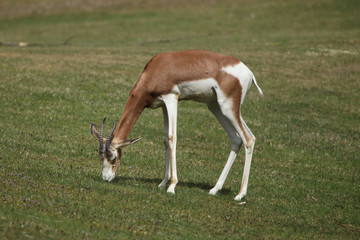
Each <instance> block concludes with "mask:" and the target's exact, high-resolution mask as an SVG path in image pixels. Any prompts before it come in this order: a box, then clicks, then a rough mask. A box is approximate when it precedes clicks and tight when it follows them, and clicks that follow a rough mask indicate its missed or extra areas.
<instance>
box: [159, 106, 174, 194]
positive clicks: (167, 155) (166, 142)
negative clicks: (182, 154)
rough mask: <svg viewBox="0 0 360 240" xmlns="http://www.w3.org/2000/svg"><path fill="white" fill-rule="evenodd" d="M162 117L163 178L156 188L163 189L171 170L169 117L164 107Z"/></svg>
mask: <svg viewBox="0 0 360 240" xmlns="http://www.w3.org/2000/svg"><path fill="white" fill-rule="evenodd" d="M162 109H163V115H164V145H165V176H164V179H163V180H162V182H161V183H160V184H159V186H158V187H161V188H163V187H165V186H166V183H167V182H168V181H169V179H170V177H171V169H170V159H171V155H170V145H169V116H168V113H167V109H166V106H164V107H163V108H162Z"/></svg>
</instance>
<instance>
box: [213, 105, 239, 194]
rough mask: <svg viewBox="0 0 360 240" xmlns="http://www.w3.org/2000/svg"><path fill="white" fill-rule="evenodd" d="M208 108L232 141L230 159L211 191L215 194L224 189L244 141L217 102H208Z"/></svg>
mask: <svg viewBox="0 0 360 240" xmlns="http://www.w3.org/2000/svg"><path fill="white" fill-rule="evenodd" d="M208 108H209V110H210V111H211V112H212V113H213V114H214V115H215V117H216V118H217V120H218V121H219V122H220V124H221V125H222V126H223V128H224V129H225V131H226V132H227V134H228V135H229V138H230V141H231V152H230V155H229V157H228V160H227V161H226V164H225V167H224V169H223V170H222V172H221V175H220V177H219V179H218V181H217V182H216V185H215V186H214V187H213V188H212V189H211V190H210V192H209V193H210V194H211V195H215V194H216V193H217V192H218V191H219V190H220V189H222V187H223V185H224V182H225V180H226V178H227V175H228V174H229V171H230V169H231V166H232V165H233V163H234V160H235V158H236V155H237V153H238V151H239V149H240V147H241V144H242V141H241V139H240V137H239V135H238V134H237V133H236V130H235V128H234V127H233V125H232V123H231V122H230V121H229V120H228V119H227V118H226V117H225V116H224V115H223V113H222V112H221V109H220V107H219V104H218V103H217V102H214V103H211V104H208Z"/></svg>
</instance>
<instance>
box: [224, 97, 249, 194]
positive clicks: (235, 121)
mask: <svg viewBox="0 0 360 240" xmlns="http://www.w3.org/2000/svg"><path fill="white" fill-rule="evenodd" d="M218 96H220V99H221V101H222V103H223V104H220V103H219V107H220V109H221V113H222V114H223V115H224V116H225V117H226V119H228V121H229V122H230V123H231V125H232V126H233V128H234V129H235V130H236V132H237V134H238V136H240V138H241V140H242V142H243V143H244V147H245V166H244V172H243V177H242V182H241V188H240V192H239V194H238V195H237V196H236V197H235V200H241V199H242V198H243V197H245V195H246V191H247V186H248V182H249V174H250V166H251V159H252V153H253V149H254V144H255V136H254V135H253V134H252V132H251V131H250V129H249V128H248V126H247V125H246V124H245V122H244V120H243V119H242V117H241V115H240V100H239V101H237V100H236V101H234V100H230V99H225V98H224V97H223V96H221V95H220V94H218ZM218 101H219V97H218ZM229 101H231V102H229ZM234 109H239V111H238V112H237V111H234ZM229 158H230V157H229Z"/></svg>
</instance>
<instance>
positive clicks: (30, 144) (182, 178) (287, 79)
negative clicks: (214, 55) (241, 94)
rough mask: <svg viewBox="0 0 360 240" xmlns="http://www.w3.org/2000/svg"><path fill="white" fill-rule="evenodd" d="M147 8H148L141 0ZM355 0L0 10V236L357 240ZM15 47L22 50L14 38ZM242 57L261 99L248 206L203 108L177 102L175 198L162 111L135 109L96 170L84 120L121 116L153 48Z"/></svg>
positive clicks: (254, 105) (254, 117)
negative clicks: (119, 144) (114, 166)
mask: <svg viewBox="0 0 360 240" xmlns="http://www.w3.org/2000/svg"><path fill="white" fill-rule="evenodd" d="M149 2H151V3H149ZM359 9H360V2H359V1H356V0H344V1H336V0H320V1H311V0H305V1H304V0H294V1H286V0H277V1H270V0H265V1H260V0H252V1H250V0H241V1H229V0H228V1H216V0H215V1H204V0H197V1H190V0H184V1H162V0H156V1H141V0H137V1H130V0H122V1H114V0H106V1H101V2H100V1H95V0H86V1H80V0H75V1H70V0H64V1H60V0H54V1H40V0H19V1H16V4H14V2H13V1H11V0H2V1H1V3H0V41H1V42H2V45H0V101H1V104H0V107H1V108H0V139H1V140H0V163H1V164H0V189H1V196H0V239H138V238H141V239H142V238H143V239H310V238H315V239H359V238H360V157H359V155H360V154H359V152H360V107H359V103H360V94H359V91H360V56H359V54H360V48H359V46H360V28H359V26H360V15H359ZM19 43H21V44H20V45H22V46H23V47H20V46H11V45H17V44H19ZM187 49H205V50H210V51H214V52H219V53H223V54H229V55H232V56H235V57H238V58H239V59H241V60H242V61H243V62H245V64H246V65H247V66H248V67H249V68H250V69H251V70H252V71H253V72H254V74H255V76H256V79H257V81H258V83H259V85H260V87H261V88H262V90H263V92H264V95H265V96H264V98H261V97H260V96H259V94H258V92H257V91H256V88H255V87H254V86H252V87H251V89H250V91H249V92H248V95H247V98H246V100H245V103H244V105H243V107H242V115H243V117H244V119H245V121H246V122H247V125H248V126H249V127H250V129H251V130H252V132H253V133H254V135H255V136H256V139H257V140H256V144H255V150H254V155H253V162H252V168H251V174H250V180H249V188H248V195H247V197H246V199H245V201H246V204H239V202H237V201H234V200H233V198H234V197H235V195H236V194H237V193H238V192H239V189H240V184H241V178H242V171H243V165H244V150H243V148H242V149H241V150H240V153H239V156H238V158H237V159H236V161H235V163H234V165H233V167H232V169H231V171H230V174H229V176H228V178H227V181H226V182H225V185H224V189H223V190H222V191H221V192H220V193H219V194H218V195H217V196H211V195H209V194H208V191H209V190H210V189H211V188H212V187H213V186H214V184H215V183H216V181H217V179H218V177H219V175H220V173H221V170H222V168H223V166H224V164H225V162H226V159H227V156H228V154H229V151H230V142H229V140H228V137H227V135H226V133H225V131H224V130H223V129H222V127H221V126H220V124H219V123H218V122H217V121H216V119H215V118H214V117H213V116H212V115H211V113H210V112H209V111H208V110H207V108H206V106H205V105H202V104H199V103H195V102H190V101H184V102H181V103H180V104H179V114H178V115H179V119H178V147H177V163H178V176H179V184H178V185H177V188H176V194H175V195H171V194H167V193H166V189H159V188H158V187H157V185H158V184H159V183H160V182H161V179H162V177H163V171H164V169H163V168H164V146H163V126H162V124H163V120H162V111H161V109H156V110H145V111H144V113H143V114H142V115H141V116H140V118H139V120H138V121H137V123H136V125H135V127H134V129H133V130H132V132H131V135H130V137H131V138H137V137H143V139H142V140H141V141H140V142H139V143H137V144H135V145H133V146H131V147H128V148H126V149H124V155H123V158H122V161H121V165H120V168H119V170H118V172H117V176H116V178H115V179H114V181H113V182H111V183H106V182H103V181H102V179H101V169H102V164H101V163H100V161H99V159H98V156H97V146H98V144H97V142H96V141H95V140H94V139H93V137H92V136H91V135H90V131H89V130H90V129H89V127H90V122H94V123H96V124H98V125H99V124H100V122H101V120H102V119H103V118H104V117H107V118H108V119H109V120H110V121H109V122H108V125H107V126H106V130H107V131H108V130H110V125H111V124H110V122H111V121H112V120H115V121H118V120H119V118H120V116H121V114H122V110H123V107H124V105H125V101H126V99H127V96H128V94H129V91H130V90H131V88H132V86H133V85H134V83H135V82H136V80H137V78H138V77H139V75H140V73H141V71H142V69H143V67H144V66H145V64H146V63H147V61H148V60H149V59H151V57H152V56H153V55H155V54H157V53H159V52H165V51H178V50H187Z"/></svg>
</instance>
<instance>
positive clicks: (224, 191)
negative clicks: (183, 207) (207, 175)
mask: <svg viewBox="0 0 360 240" xmlns="http://www.w3.org/2000/svg"><path fill="white" fill-rule="evenodd" d="M126 181H128V182H130V181H138V182H143V183H151V184H156V186H157V185H158V184H159V183H160V182H161V181H162V179H160V178H141V177H122V176H117V177H116V178H115V179H114V180H113V181H112V182H114V183H117V182H126ZM168 185H169V184H168ZM177 186H182V187H187V188H198V189H201V190H204V191H207V192H208V191H210V189H211V188H212V187H213V186H212V185H209V184H207V183H195V182H179V183H178V184H177ZM219 193H220V194H221V195H231V194H233V193H232V191H231V190H230V189H226V188H223V189H221V190H220V191H219Z"/></svg>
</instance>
